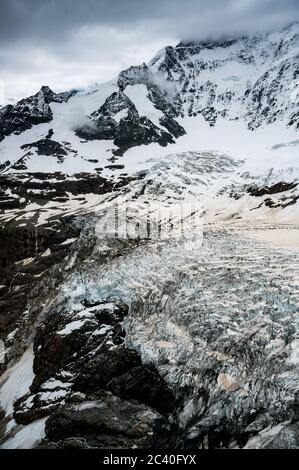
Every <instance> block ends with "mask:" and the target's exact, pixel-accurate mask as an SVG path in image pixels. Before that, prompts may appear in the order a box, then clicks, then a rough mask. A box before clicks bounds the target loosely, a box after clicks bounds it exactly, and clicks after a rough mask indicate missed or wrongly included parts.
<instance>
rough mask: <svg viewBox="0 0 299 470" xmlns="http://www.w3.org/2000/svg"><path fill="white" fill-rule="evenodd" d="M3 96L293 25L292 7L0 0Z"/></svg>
mask: <svg viewBox="0 0 299 470" xmlns="http://www.w3.org/2000/svg"><path fill="white" fill-rule="evenodd" d="M0 3H1V6H0V44H1V46H0V80H3V81H4V82H5V84H6V88H7V96H17V97H21V96H25V95H27V94H28V93H29V94H30V93H33V92H34V91H36V90H37V89H38V88H39V87H40V86H41V85H42V84H49V86H51V87H52V88H54V89H57V90H61V89H67V88H72V87H78V86H87V85H88V84H91V83H92V82H94V81H99V82H101V81H105V80H108V79H111V78H113V77H114V76H116V75H117V73H118V72H119V71H120V70H121V69H123V68H126V67H128V66H130V65H137V64H139V63H142V62H144V61H145V62H146V61H148V60H149V59H150V58H151V57H152V56H153V55H154V54H155V53H156V51H157V50H158V49H160V48H161V47H163V46H165V45H167V44H172V45H174V44H176V43H177V42H179V40H187V41H188V40H196V39H197V40H200V39H207V38H218V37H223V36H235V35H241V34H242V35H244V34H249V33H250V34H252V33H255V32H259V31H266V30H270V29H273V28H276V27H280V26H283V25H284V24H286V23H288V22H290V21H292V20H296V19H299V1H298V0H284V1H282V0H188V1H185V2H184V1H182V0H151V1H145V0H84V1H82V0H1V2H0Z"/></svg>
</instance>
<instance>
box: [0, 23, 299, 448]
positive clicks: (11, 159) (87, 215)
mask: <svg viewBox="0 0 299 470" xmlns="http://www.w3.org/2000/svg"><path fill="white" fill-rule="evenodd" d="M298 58H299V25H298V24H293V25H291V26H289V27H287V28H285V29H283V30H282V31H278V32H273V33H269V34H266V35H263V36H256V37H251V38H248V37H246V38H245V37H244V38H238V39H233V40H221V41H220V40H219V41H205V42H203V41H202V42H196V43H179V44H178V45H177V46H175V47H172V46H168V47H166V48H164V49H162V50H161V51H160V52H159V53H158V54H157V55H156V56H155V57H154V58H153V59H152V60H151V61H150V62H149V63H148V64H143V65H140V66H133V67H130V68H128V69H127V70H124V71H122V72H121V73H120V74H119V76H118V77H117V79H116V80H114V81H112V82H109V83H107V84H103V85H96V86H94V87H91V88H89V89H87V90H84V91H80V92H75V91H73V92H65V93H54V92H53V91H51V90H50V89H49V88H48V87H42V88H41V90H40V91H39V92H38V93H37V94H36V95H34V96H32V97H30V98H27V99H24V100H21V101H20V102H18V103H17V104H16V105H14V106H13V105H8V106H5V107H2V108H0V158H1V160H0V310H1V311H0V340H2V341H3V342H4V348H5V353H4V355H3V358H2V359H3V360H2V362H1V364H0V373H1V375H0V418H1V420H0V446H1V447H2V448H4V449H5V448H16V447H20V448H22V447H23V448H24V447H25V448H28V447H37V446H39V447H42V448H50V449H56V448H119V447H120V448H128V447H135V448H136V447H137V448H140V447H155V448H174V447H176V448H190V447H196V448H213V449H214V448H223V447H226V448H227V447H228V448H244V447H245V448H276V447H280V448H296V447H298V446H299V434H298V403H297V402H298V339H297V334H298V331H297V330H298V329H297V310H298V299H299V292H298V282H297V279H298V244H297V242H296V240H298V220H299V219H298V201H299V192H298V188H299V186H298V182H299V168H298V148H299V147H298V145H299V138H298V125H299V121H298V118H299V114H298V113H299V93H298V90H299V88H298V80H299V68H298V63H299V62H298ZM190 204H191V206H192V211H191V213H189V214H188V216H185V215H182V212H181V209H182V207H185V205H186V206H188V207H189V205H190ZM160 210H161V211H162V216H161V214H160V213H159V211H160ZM115 214H117V215H115ZM124 214H126V223H127V226H126V228H127V230H128V233H129V232H130V233H129V235H128V236H124V233H123V232H122V231H120V232H118V231H117V228H118V224H119V223H120V221H122V220H123V219H122V217H123V215H124ZM157 214H158V215H159V217H160V218H159V219H156V216H157ZM163 214H166V216H165V217H166V218H163V217H164V216H163ZM167 214H168V217H170V222H171V223H170V225H169V224H168V222H169V220H168V222H167ZM169 214H170V215H169ZM114 216H115V220H114V219H113V223H112V225H111V223H110V226H109V222H111V220H110V219H111V217H112V218H113V217H114ZM194 216H196V223H193V220H194ZM161 217H162V219H161ZM190 220H191V221H192V223H190ZM107 221H108V226H109V227H110V232H109V233H108V232H107ZM177 222H178V225H177V226H176V223H177ZM141 227H143V228H144V227H145V228H146V230H145V231H144V232H143V233H142V236H141V235H140V230H141ZM178 227H179V228H181V227H184V230H183V232H179V233H180V235H179V236H178V232H175V229H178ZM190 227H191V229H192V230H191V231H190ZM152 229H155V230H156V229H157V230H156V232H155V236H153V235H151V233H152V232H151V230H152ZM162 230H163V234H164V236H163V237H161V231H162ZM165 233H166V236H165ZM157 234H158V235H159V236H158V235H157ZM150 235H151V236H150ZM267 240H268V241H267ZM269 240H270V242H271V243H270V242H269ZM1 344H2V343H1ZM1 357H2V356H1V349H0V358H1Z"/></svg>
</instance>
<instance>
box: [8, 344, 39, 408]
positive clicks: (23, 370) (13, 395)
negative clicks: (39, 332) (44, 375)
mask: <svg viewBox="0 0 299 470" xmlns="http://www.w3.org/2000/svg"><path fill="white" fill-rule="evenodd" d="M33 357H34V356H33V348H32V346H31V347H30V348H29V349H28V350H27V351H26V352H25V353H24V354H23V356H22V357H21V359H20V360H19V361H18V362H17V363H16V364H15V365H14V366H13V367H12V368H11V369H9V370H8V371H7V372H5V373H4V374H3V376H2V377H1V384H0V407H1V408H3V409H4V410H5V412H6V416H9V415H11V414H12V412H13V404H14V402H15V401H16V400H17V399H18V398H20V397H22V396H23V395H25V393H26V392H27V391H28V390H29V387H30V385H31V384H32V381H33V379H34V373H33Z"/></svg>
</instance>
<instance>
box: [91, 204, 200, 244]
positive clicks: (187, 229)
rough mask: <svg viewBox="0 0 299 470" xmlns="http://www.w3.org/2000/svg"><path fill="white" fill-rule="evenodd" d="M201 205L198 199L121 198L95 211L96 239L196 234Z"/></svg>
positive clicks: (185, 236) (170, 236) (195, 235)
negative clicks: (170, 202) (141, 200)
mask: <svg viewBox="0 0 299 470" xmlns="http://www.w3.org/2000/svg"><path fill="white" fill-rule="evenodd" d="M203 213H204V211H203V207H202V205H201V204H200V203H199V202H198V201H193V200H190V201H184V202H180V203H174V204H173V203H172V204H169V205H167V204H163V205H161V204H160V203H156V202H150V201H146V202H143V203H140V202H139V201H134V200H131V199H130V200H121V201H118V202H116V203H115V204H113V205H112V206H110V207H106V208H103V209H101V210H100V211H99V212H98V213H97V217H98V222H97V225H96V235H97V237H98V238H116V239H121V240H169V239H187V240H190V239H192V238H194V237H197V238H198V237H200V236H201V235H202V233H203Z"/></svg>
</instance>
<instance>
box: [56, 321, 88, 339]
mask: <svg viewBox="0 0 299 470" xmlns="http://www.w3.org/2000/svg"><path fill="white" fill-rule="evenodd" d="M85 322H86V320H76V321H73V322H71V323H68V324H67V325H66V327H65V328H64V329H63V330H60V331H58V333H57V334H58V335H60V336H66V335H69V334H70V333H72V332H73V331H75V330H80V328H82V326H83V325H84V324H85Z"/></svg>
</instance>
